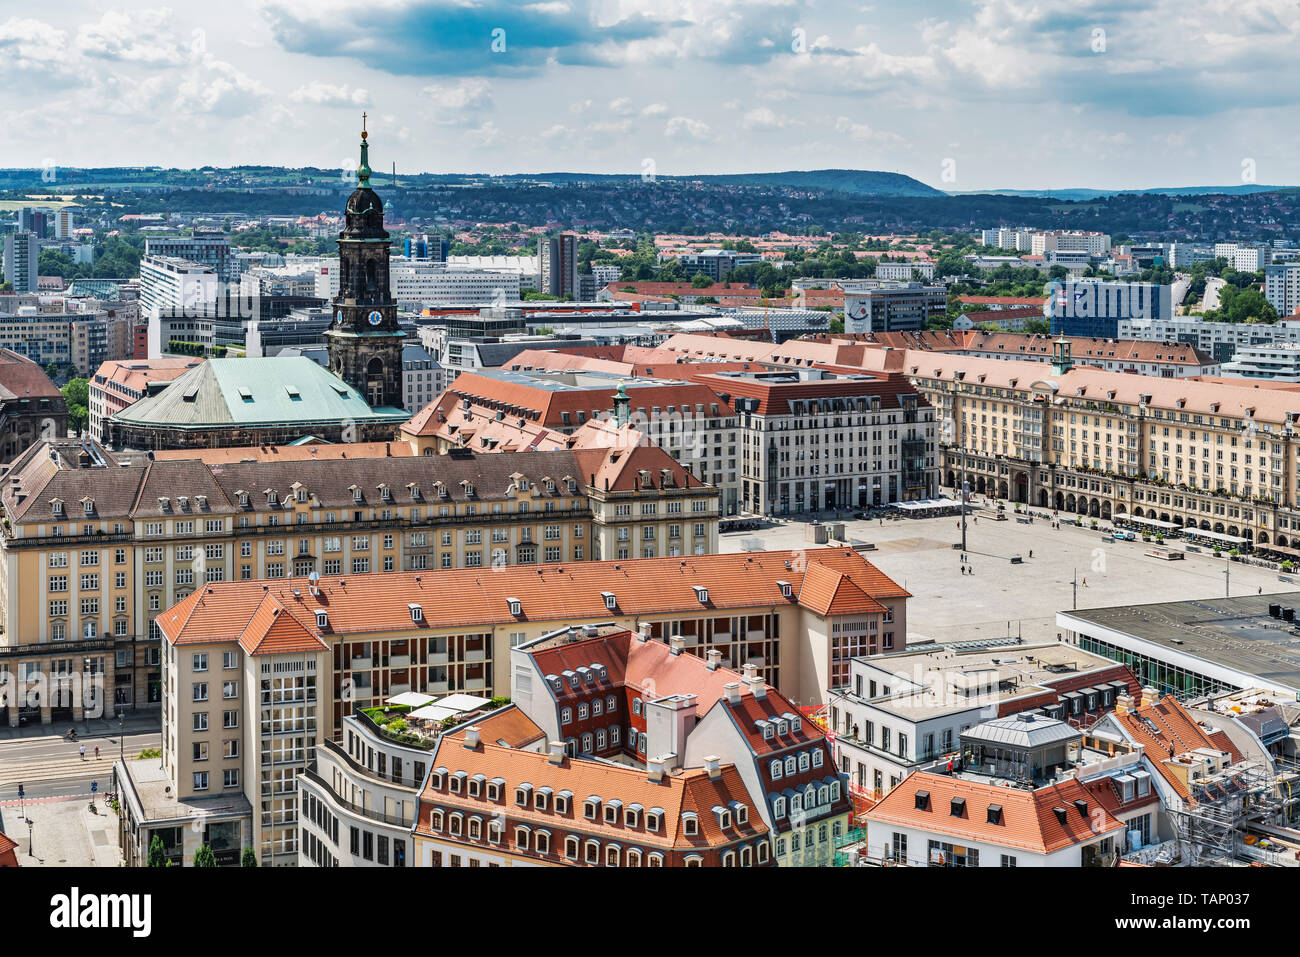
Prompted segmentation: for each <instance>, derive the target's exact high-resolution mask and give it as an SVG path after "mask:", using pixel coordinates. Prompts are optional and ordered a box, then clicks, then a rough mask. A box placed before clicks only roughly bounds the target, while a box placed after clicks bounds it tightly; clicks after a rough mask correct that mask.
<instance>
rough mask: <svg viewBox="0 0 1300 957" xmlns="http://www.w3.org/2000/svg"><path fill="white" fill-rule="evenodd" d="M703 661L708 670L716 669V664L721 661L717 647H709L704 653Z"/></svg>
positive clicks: (720, 654) (720, 653)
mask: <svg viewBox="0 0 1300 957" xmlns="http://www.w3.org/2000/svg"><path fill="white" fill-rule="evenodd" d="M704 661H705V665H704V667H706V668H708V669H709V670H710V671H717V670H718V665H720V664H721V663H722V652H720V651H719V650H718V649H717V648H710V649H709V650H708V651H706V652H705V653H704Z"/></svg>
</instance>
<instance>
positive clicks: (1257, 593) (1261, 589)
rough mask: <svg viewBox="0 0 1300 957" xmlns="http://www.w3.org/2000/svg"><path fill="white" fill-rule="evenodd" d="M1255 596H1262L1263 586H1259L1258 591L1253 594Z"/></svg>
mask: <svg viewBox="0 0 1300 957" xmlns="http://www.w3.org/2000/svg"><path fill="white" fill-rule="evenodd" d="M1255 594H1256V595H1262V594H1264V586H1263V585H1260V586H1259V591H1257V592H1255Z"/></svg>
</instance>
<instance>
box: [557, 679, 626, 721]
mask: <svg viewBox="0 0 1300 957" xmlns="http://www.w3.org/2000/svg"><path fill="white" fill-rule="evenodd" d="M575 679H576V676H575ZM638 700H639V699H638ZM616 710H618V699H617V698H615V697H614V696H613V695H609V696H608V697H606V698H605V700H604V701H603V702H602V701H601V699H600V698H593V699H592V700H591V701H590V702H586V701H583V702H581V703H580V704H579V705H578V720H579V721H586V720H587V719H588V718H589V717H592V718H599V717H600V716H601V714H602V713H608V714H613V713H614V712H615V711H616ZM572 722H573V708H569V707H565V708H561V709H560V724H571V723H572Z"/></svg>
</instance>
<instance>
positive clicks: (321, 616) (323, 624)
mask: <svg viewBox="0 0 1300 957" xmlns="http://www.w3.org/2000/svg"><path fill="white" fill-rule="evenodd" d="M329 624H330V616H329V612H327V611H326V610H325V609H324V608H317V609H316V627H317V628H328V627H329Z"/></svg>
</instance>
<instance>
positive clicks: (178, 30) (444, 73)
mask: <svg viewBox="0 0 1300 957" xmlns="http://www.w3.org/2000/svg"><path fill="white" fill-rule="evenodd" d="M6 8H7V9H6ZM56 11H57V12H56ZM1298 34H1300V3H1297V0H872V2H854V0H540V2H535V3H520V2H513V0H511V2H507V0H220V2H209V3H198V2H194V0H184V2H180V0H174V3H173V6H172V7H170V8H168V7H161V6H148V5H136V4H126V5H118V4H110V5H109V6H107V7H106V6H105V5H104V4H103V3H102V0H101V2H88V0H58V2H57V3H51V4H30V3H29V4H21V5H20V4H18V3H16V2H15V0H0V84H3V88H4V89H5V96H4V97H2V98H0V117H3V120H4V123H5V128H6V129H7V131H8V133H9V135H8V136H7V137H6V138H5V140H6V147H5V149H4V150H3V152H2V153H0V166H36V165H43V164H47V163H48V164H53V165H56V166H87V165H145V164H159V165H165V166H183V167H190V166H200V165H204V164H211V165H218V166H220V165H230V164H236V163H268V164H282V165H289V166H302V165H312V166H321V167H337V166H340V165H341V164H343V163H344V162H345V161H352V162H355V160H354V159H353V158H354V156H355V143H356V140H357V137H356V130H357V128H358V125H359V114H360V113H361V111H362V110H363V109H364V110H366V111H367V112H368V113H369V114H370V128H371V130H372V142H373V144H374V149H373V151H372V162H373V164H374V166H375V167H376V168H383V169H387V168H389V167H390V166H391V164H392V163H393V162H396V163H397V166H398V169H399V171H400V170H408V171H416V170H427V171H437V172H471V171H475V172H491V173H500V172H527V171H543V170H551V171H553V170H581V171H596V172H611V173H622V172H626V173H640V172H641V171H642V169H643V168H646V165H647V162H651V163H653V164H654V169H655V170H656V171H657V172H658V173H660V174H682V173H717V172H751V171H766V170H782V169H814V168H823V167H852V168H858V169H880V170H896V171H898V172H902V173H907V174H909V175H911V176H915V177H916V178H918V179H920V180H922V181H923V182H926V183H929V184H931V185H934V186H938V187H940V188H945V189H982V188H994V187H1017V188H1045V187H1066V186H1091V187H1104V188H1114V187H1126V188H1134V187H1143V186H1198V185H1227V184H1233V183H1240V182H1243V181H1251V180H1252V179H1253V181H1255V182H1259V183H1269V184H1300V124H1298V123H1296V122H1295V119H1296V110H1297V106H1298V105H1300V103H1298V101H1300V82H1298V81H1300V57H1297V56H1296V55H1295V52H1294V51H1295V49H1296V44H1297V39H1298V36H1297V35H1298Z"/></svg>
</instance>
